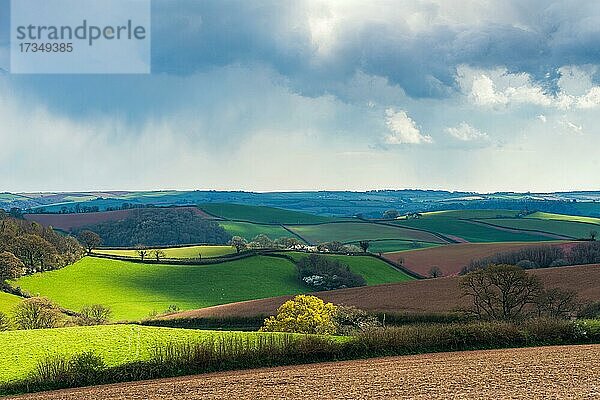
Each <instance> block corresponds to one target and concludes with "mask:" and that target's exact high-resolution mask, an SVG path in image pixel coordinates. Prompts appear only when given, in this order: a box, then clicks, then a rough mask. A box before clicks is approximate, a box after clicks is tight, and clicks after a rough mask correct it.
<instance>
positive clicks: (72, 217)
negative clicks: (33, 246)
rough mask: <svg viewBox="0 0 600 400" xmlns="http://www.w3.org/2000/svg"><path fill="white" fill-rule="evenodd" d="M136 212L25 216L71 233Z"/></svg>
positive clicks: (120, 211)
mask: <svg viewBox="0 0 600 400" xmlns="http://www.w3.org/2000/svg"><path fill="white" fill-rule="evenodd" d="M180 209H187V210H192V211H194V212H195V213H196V214H197V215H199V216H201V217H203V218H208V219H214V217H213V216H211V215H208V214H207V213H205V212H204V211H202V210H200V209H199V208H196V207H180ZM134 210H136V209H129V210H116V211H101V212H91V213H77V214H25V219H27V220H29V221H35V222H38V223H40V224H42V225H46V226H52V227H53V228H57V229H61V230H63V231H67V232H69V231H71V230H73V229H78V228H81V227H84V226H88V225H94V224H98V223H101V222H109V221H120V220H123V219H125V218H127V217H128V216H129V214H130V213H131V212H132V211H134Z"/></svg>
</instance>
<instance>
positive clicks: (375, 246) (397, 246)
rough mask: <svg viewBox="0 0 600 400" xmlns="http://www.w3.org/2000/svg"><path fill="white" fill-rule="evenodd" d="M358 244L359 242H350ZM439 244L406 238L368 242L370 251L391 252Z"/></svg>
mask: <svg viewBox="0 0 600 400" xmlns="http://www.w3.org/2000/svg"><path fill="white" fill-rule="evenodd" d="M351 244H354V245H356V246H358V244H359V242H354V243H351ZM434 246H439V245H438V244H435V243H423V242H412V241H407V240H396V239H385V240H374V241H371V242H370V243H369V251H370V252H371V253H375V254H377V253H392V252H397V251H405V250H415V249H423V248H426V247H434Z"/></svg>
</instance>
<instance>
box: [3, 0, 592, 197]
mask: <svg viewBox="0 0 600 400" xmlns="http://www.w3.org/2000/svg"><path fill="white" fill-rule="evenodd" d="M7 6H8V0H0V187H1V188H3V190H15V191H18V190H83V189H152V188H206V189H210V188H214V189H219V188H220V189H246V190H274V189H278V190H282V189H328V188H329V189H333V188H338V189H356V190H359V189H370V188H382V187H386V188H401V187H429V188H446V189H461V190H484V191H485V190H532V191H534V190H540V191H544V190H558V189H561V190H569V189H578V188H579V189H585V188H587V189H597V188H598V187H599V186H600V175H599V174H597V173H596V171H598V170H599V168H600V160H598V157H597V154H596V153H597V148H598V147H599V146H600V113H599V112H598V111H599V110H600V107H599V106H600V74H599V71H600V70H599V67H598V66H599V65H600V54H599V53H598V43H600V2H594V1H586V0H573V1H559V0H532V1H522V0H506V1H500V0H485V1H481V0H463V1H460V2H455V1H447V0H382V1H377V2H365V1H360V0H343V1H342V0H340V1H329V0H327V1H325V0H304V1H302V0H300V1H294V2H281V1H277V0H265V1H261V2H258V3H257V2H251V1H241V0H239V1H227V2H223V1H220V0H206V1H196V0H181V1H177V2H175V1H167V0H155V1H153V8H152V10H153V21H152V39H153V48H152V64H153V65H152V70H153V74H152V75H147V76H144V75H140V76H132V75H114V76H113V75H110V76H108V75H106V76H104V75H90V76H83V75H11V74H7V73H3V72H2V70H8V60H9V57H8V43H9V41H8V36H7V35H8V15H9V13H7V12H6V10H7ZM557 159H559V160H561V163H556V162H548V160H557ZM523 170H527V171H528V172H529V173H528V174H527V175H526V176H523V174H521V173H520V172H522V171H523ZM515 176H520V179H519V180H518V182H516V180H515Z"/></svg>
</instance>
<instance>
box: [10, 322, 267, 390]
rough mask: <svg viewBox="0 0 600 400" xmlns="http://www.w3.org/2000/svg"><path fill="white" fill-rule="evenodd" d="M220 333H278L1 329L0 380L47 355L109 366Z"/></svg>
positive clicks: (29, 368) (24, 372)
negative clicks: (98, 360)
mask: <svg viewBox="0 0 600 400" xmlns="http://www.w3.org/2000/svg"><path fill="white" fill-rule="evenodd" d="M217 335H243V336H245V337H249V338H255V337H258V336H259V335H278V334H274V333H258V332H216V331H201V330H192V329H172V328H160V327H147V326H138V325H124V324H123V325H101V326H85V327H69V328H57V329H36V330H25V331H7V332H0V382H6V381H10V380H14V379H19V378H24V377H25V376H26V375H27V374H28V373H29V372H30V371H32V370H33V369H34V368H35V366H36V364H37V363H38V362H39V361H41V360H42V359H44V358H46V357H51V356H57V355H60V356H72V355H74V354H80V353H83V352H88V351H93V352H94V353H96V354H98V355H99V356H101V357H102V359H103V360H104V361H105V362H106V364H107V365H109V366H116V365H119V364H123V363H126V362H131V361H138V360H145V359H148V358H149V357H150V356H151V354H152V350H153V349H154V348H155V347H157V346H159V345H164V344H168V343H177V342H181V343H186V342H188V341H196V340H202V339H205V338H208V337H210V336H217Z"/></svg>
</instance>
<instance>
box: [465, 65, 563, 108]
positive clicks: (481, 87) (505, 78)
mask: <svg viewBox="0 0 600 400" xmlns="http://www.w3.org/2000/svg"><path fill="white" fill-rule="evenodd" d="M456 79H457V82H458V85H459V87H460V88H461V90H462V92H463V93H464V94H466V95H467V96H468V98H469V99H470V100H471V102H473V103H474V104H477V105H480V106H498V105H501V106H508V105H510V104H513V103H517V104H519V103H530V104H537V105H541V106H549V105H551V104H552V100H553V99H552V97H551V96H549V95H547V94H546V93H544V90H543V89H542V88H541V87H540V86H538V85H536V84H534V83H533V82H532V79H531V77H530V76H529V75H528V74H526V73H518V74H513V73H510V72H508V70H507V69H506V68H496V69H493V70H481V69H476V68H471V67H469V66H467V65H460V66H458V67H457V70H456Z"/></svg>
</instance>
